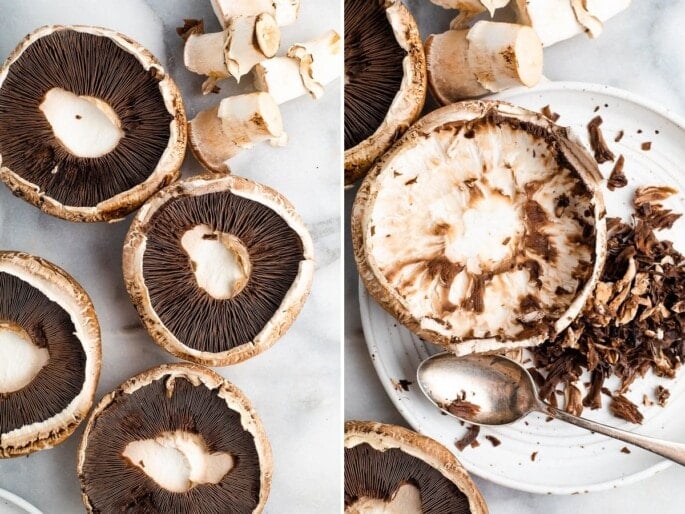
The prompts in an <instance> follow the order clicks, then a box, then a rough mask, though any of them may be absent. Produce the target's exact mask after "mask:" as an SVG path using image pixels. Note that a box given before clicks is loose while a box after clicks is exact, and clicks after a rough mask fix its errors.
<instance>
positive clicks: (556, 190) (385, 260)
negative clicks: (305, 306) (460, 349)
mask: <svg viewBox="0 0 685 514" xmlns="http://www.w3.org/2000/svg"><path fill="white" fill-rule="evenodd" d="M377 181H378V193H377V196H376V198H375V201H374V203H373V206H372V210H371V212H370V214H369V221H368V224H367V225H366V226H367V233H366V241H367V243H366V248H367V254H368V255H369V259H370V261H373V263H372V264H373V265H374V266H375V267H376V268H377V269H378V273H380V275H381V276H382V277H383V278H384V280H385V281H387V284H388V286H389V287H390V288H392V289H393V290H394V291H395V292H396V293H397V295H398V296H399V298H400V301H401V302H402V303H403V304H404V305H405V307H406V309H407V311H408V312H409V313H410V314H411V315H412V316H413V317H415V318H416V319H417V320H419V322H420V324H421V326H422V328H424V329H428V330H433V331H435V332H437V333H439V334H443V335H446V336H449V337H455V338H457V339H458V340H459V339H465V338H469V339H470V338H490V337H496V338H498V339H500V340H515V339H517V338H523V337H526V334H525V329H526V327H527V326H530V325H531V324H535V323H537V322H539V321H541V320H543V319H544V320H547V321H549V322H550V323H552V322H553V321H555V320H556V319H558V318H559V317H560V316H561V315H562V314H563V313H564V312H565V311H566V310H567V308H568V307H569V306H570V305H571V303H572V301H573V300H574V298H575V296H576V292H577V290H578V289H579V288H580V287H581V286H582V285H584V283H585V281H586V280H587V279H588V277H589V276H590V273H591V269H592V262H593V255H594V240H593V239H592V237H591V235H590V237H588V234H585V236H584V235H583V231H584V229H585V230H586V231H587V230H588V227H589V229H590V231H591V232H592V228H593V225H594V218H593V214H594V213H593V212H592V209H590V208H588V205H589V202H588V196H586V195H587V190H586V189H585V186H584V185H583V181H582V179H581V177H580V176H579V175H578V174H577V173H576V172H573V171H570V170H568V169H566V168H564V167H562V166H561V165H559V164H558V163H557V160H556V158H555V152H554V151H553V149H552V148H550V147H549V146H548V144H547V143H546V142H545V140H544V139H543V138H542V137H536V136H534V135H533V134H531V133H529V132H527V131H525V130H522V129H520V128H519V129H517V128H513V127H512V126H511V125H510V124H508V123H506V122H504V123H501V122H500V123H494V122H492V121H490V120H479V121H478V122H477V123H475V124H473V126H472V128H468V127H464V126H463V125H460V124H456V125H447V126H444V127H442V128H440V129H436V130H435V131H434V132H433V133H432V134H431V136H430V137H426V138H424V139H422V138H419V139H417V140H416V142H415V145H413V146H412V148H411V151H402V150H400V151H399V152H397V153H396V154H394V156H393V158H392V159H391V160H389V161H388V162H387V163H385V165H384V167H383V171H382V172H381V173H380V175H379V176H378V177H377ZM562 199H563V200H562ZM565 201H568V203H569V205H568V206H565V207H563V208H561V209H560V208H559V205H560V204H563V203H564V202H565Z"/></svg>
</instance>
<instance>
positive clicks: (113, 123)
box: [39, 87, 124, 173]
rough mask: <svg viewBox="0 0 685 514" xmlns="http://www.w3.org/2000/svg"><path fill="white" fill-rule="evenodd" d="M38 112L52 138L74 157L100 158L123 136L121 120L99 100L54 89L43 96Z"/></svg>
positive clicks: (114, 146)
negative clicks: (52, 135) (53, 136)
mask: <svg viewBox="0 0 685 514" xmlns="http://www.w3.org/2000/svg"><path fill="white" fill-rule="evenodd" d="M39 109H40V110H41V111H42V112H43V114H44V115H45V118H46V119H47V120H48V123H50V126H51V127H52V131H53V133H54V135H55V137H56V138H57V139H58V140H59V142H60V143H61V144H62V145H63V146H64V147H65V148H66V149H67V150H68V151H69V153H71V154H72V155H75V156H76V157H93V158H95V157H102V156H103V155H105V154H108V153H109V152H111V151H112V150H114V149H115V148H116V147H117V145H118V144H119V140H120V139H121V138H122V137H123V136H124V131H123V130H122V129H121V120H120V119H119V117H118V116H117V114H116V113H115V112H114V110H113V109H112V108H111V107H110V106H109V105H108V104H107V103H106V102H104V101H102V100H100V99H99V98H93V97H90V96H78V95H75V94H74V93H72V92H70V91H66V90H64V89H62V88H59V87H54V88H52V89H50V90H49V91H48V92H47V93H46V94H45V98H44V99H43V101H42V102H41V104H40V106H39ZM58 172H59V170H57V169H55V170H52V173H58Z"/></svg>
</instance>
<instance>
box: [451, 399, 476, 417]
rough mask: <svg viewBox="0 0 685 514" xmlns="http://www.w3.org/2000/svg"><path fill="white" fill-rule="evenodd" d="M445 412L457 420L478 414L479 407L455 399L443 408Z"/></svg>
mask: <svg viewBox="0 0 685 514" xmlns="http://www.w3.org/2000/svg"><path fill="white" fill-rule="evenodd" d="M443 408H444V409H445V410H446V411H447V412H449V413H450V414H452V415H453V416H456V417H458V418H472V417H473V416H475V415H476V414H478V413H479V412H480V405H476V404H475V403H471V402H469V401H466V400H462V399H461V398H457V399H456V400H454V401H453V402H452V403H450V404H449V405H447V406H444V407H443Z"/></svg>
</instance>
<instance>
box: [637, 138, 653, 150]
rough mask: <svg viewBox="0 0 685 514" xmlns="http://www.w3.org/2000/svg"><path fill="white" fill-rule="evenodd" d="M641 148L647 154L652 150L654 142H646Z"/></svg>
mask: <svg viewBox="0 0 685 514" xmlns="http://www.w3.org/2000/svg"><path fill="white" fill-rule="evenodd" d="M640 148H642V150H644V151H645V152H648V151H649V150H651V149H652V142H651V141H645V142H644V143H642V145H640Z"/></svg>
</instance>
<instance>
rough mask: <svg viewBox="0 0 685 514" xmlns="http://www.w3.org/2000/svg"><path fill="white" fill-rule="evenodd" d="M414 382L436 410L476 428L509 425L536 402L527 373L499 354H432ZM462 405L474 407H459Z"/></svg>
mask: <svg viewBox="0 0 685 514" xmlns="http://www.w3.org/2000/svg"><path fill="white" fill-rule="evenodd" d="M417 381H418V383H419V387H420V388H421V391H423V394H425V395H426V396H427V397H428V399H430V401H431V402H433V403H434V404H435V405H436V406H437V407H438V408H440V409H442V410H444V411H446V412H447V413H448V414H452V415H454V416H455V417H457V418H459V419H461V420H463V421H467V422H469V423H473V424H477V425H507V424H510V423H513V422H515V421H517V420H519V419H521V418H522V417H524V416H525V415H526V414H528V413H529V412H531V411H533V410H535V409H536V407H537V403H538V402H537V390H536V387H535V384H534V382H533V379H532V377H531V376H530V373H528V372H527V371H526V370H525V369H523V368H522V367H521V366H519V365H518V364H517V363H516V362H514V361H512V360H510V359H507V358H506V357H501V356H499V355H470V356H467V357H460V358H456V357H455V356H454V355H452V354H449V353H441V354H438V355H433V356H432V357H429V358H428V359H426V360H424V361H423V362H422V363H421V364H420V365H419V368H418V370H417ZM455 400H456V402H457V403H456V408H454V407H455V405H454V403H453V402H455ZM463 402H468V404H472V405H474V406H475V407H473V408H468V406H467V408H459V406H460V403H461V404H462V405H463V404H464V403H463ZM450 406H453V407H452V408H450Z"/></svg>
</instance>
